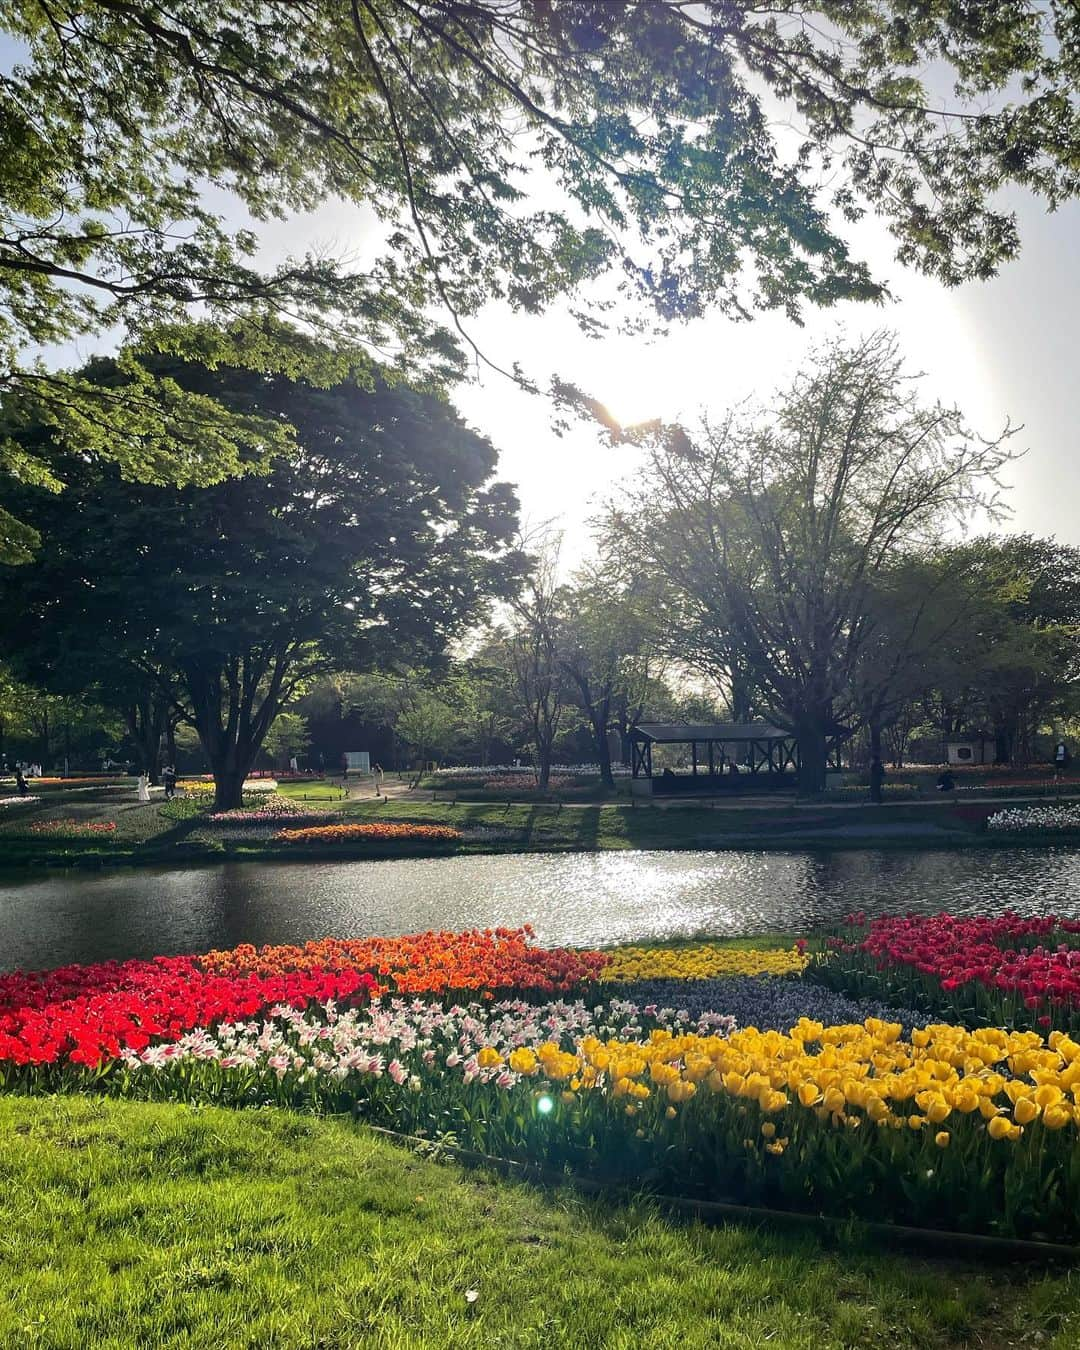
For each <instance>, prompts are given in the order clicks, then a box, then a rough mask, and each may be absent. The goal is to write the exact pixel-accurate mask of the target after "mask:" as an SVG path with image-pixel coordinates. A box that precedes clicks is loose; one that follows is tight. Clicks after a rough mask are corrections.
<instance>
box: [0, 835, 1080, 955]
mask: <svg viewBox="0 0 1080 1350" xmlns="http://www.w3.org/2000/svg"><path fill="white" fill-rule="evenodd" d="M1008 907H1011V908H1013V909H1016V910H1019V911H1020V912H1022V913H1047V912H1050V911H1054V912H1057V913H1060V914H1067V915H1070V916H1072V917H1080V849H1075V848H1048V849H986V850H981V849H980V850H975V849H972V850H958V851H957V850H927V851H926V852H922V853H920V852H916V851H907V850H904V851H900V850H896V851H889V850H872V849H867V850H858V851H837V852H822V851H813V852H811V851H804V852H790V853H776V852H758V851H754V850H744V851H740V852H726V851H725V852H690V851H685V852H684V851H680V852H651V851H641V852H639V851H630V850H628V851H619V852H609V853H563V854H539V853H536V854H494V855H484V856H473V857H462V858H430V859H414V858H411V859H402V860H399V861H393V862H339V863H335V862H326V863H299V862H298V863H284V862H283V863H235V862H234V863H220V864H217V865H215V866H212V867H199V868H183V869H172V870H167V871H164V870H163V871H148V870H136V869H131V870H127V869H117V870H115V871H105V872H77V871H71V872H63V873H49V874H47V875H44V876H43V875H41V874H37V873H35V874H32V876H30V875H28V874H27V873H20V874H18V875H16V874H13V873H10V872H9V873H7V874H4V875H2V876H0V970H7V969H12V968H15V967H18V966H21V967H23V968H40V967H45V966H53V965H62V964H64V963H65V962H69V961H99V960H104V959H106V958H108V957H127V956H153V955H155V954H159V953H160V954H163V955H166V954H170V955H171V954H176V953H181V952H198V951H206V950H208V949H209V948H211V947H232V946H235V945H236V944H237V943H238V942H253V943H256V944H259V943H264V942H303V941H306V940H307V939H309V938H317V937H325V936H327V935H333V936H338V937H365V936H370V935H372V934H377V933H384V934H387V935H391V934H396V933H411V932H416V931H418V930H422V929H426V928H451V929H456V928H468V927H473V926H479V927H486V926H495V925H498V924H503V925H506V926H509V927H516V926H517V925H519V924H523V923H531V924H533V925H534V926H535V928H536V931H537V935H538V937H539V938H540V940H541V941H543V942H545V943H573V944H575V945H589V944H593V943H611V942H623V941H630V940H634V939H643V938H663V937H672V936H676V935H682V934H691V933H698V932H708V933H715V934H744V933H745V934H752V933H763V932H769V931H770V930H772V931H775V930H778V929H797V930H805V929H809V928H813V927H820V926H822V925H825V924H829V923H834V922H836V921H838V920H839V919H841V918H842V917H843V916H844V915H845V914H846V913H848V912H849V911H850V910H853V909H865V910H866V911H867V912H868V913H873V914H881V913H898V912H899V913H904V912H906V911H908V910H912V911H917V912H921V913H933V912H935V911H937V910H940V909H949V910H953V911H955V912H958V913H969V914H978V913H1000V912H1001V911H1002V910H1003V909H1005V908H1008Z"/></svg>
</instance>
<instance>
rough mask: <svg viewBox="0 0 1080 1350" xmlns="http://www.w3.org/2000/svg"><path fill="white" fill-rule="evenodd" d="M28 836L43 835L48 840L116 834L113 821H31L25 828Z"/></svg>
mask: <svg viewBox="0 0 1080 1350" xmlns="http://www.w3.org/2000/svg"><path fill="white" fill-rule="evenodd" d="M26 829H27V833H28V834H38V835H45V836H47V837H48V838H50V839H87V838H95V837H97V836H99V835H106V836H107V835H110V834H115V832H116V821H115V820H32V821H31V822H30V824H29V825H28V826H27V827H26Z"/></svg>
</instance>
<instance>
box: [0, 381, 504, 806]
mask: <svg viewBox="0 0 1080 1350" xmlns="http://www.w3.org/2000/svg"><path fill="white" fill-rule="evenodd" d="M176 374H177V375H178V377H179V378H182V379H183V381H184V382H185V383H186V384H187V385H188V386H191V387H198V388H205V389H207V390H210V391H213V393H214V395H215V397H219V398H221V399H222V400H223V401H225V402H226V403H228V404H229V405H230V406H236V407H241V408H244V409H247V410H252V409H257V410H259V412H260V414H261V415H266V416H272V417H274V418H277V419H279V420H280V419H282V418H285V417H288V418H289V419H290V420H291V422H292V423H293V425H294V426H295V427H296V430H297V438H298V450H297V453H296V454H295V455H293V456H292V457H291V458H289V459H287V460H286V459H280V460H277V461H275V464H274V467H273V470H272V472H271V473H269V474H267V475H265V476H263V477H259V478H255V479H249V480H243V481H239V480H229V481H227V482H225V483H222V484H220V485H218V486H216V487H210V488H201V489H197V488H189V489H185V490H183V491H177V490H176V489H173V488H162V487H148V486H144V485H135V484H130V483H125V482H123V481H121V479H120V478H119V476H118V475H117V474H116V473H115V472H113V471H110V470H105V469H102V468H101V467H100V466H98V465H94V464H92V463H84V462H80V461H78V460H77V459H74V458H73V459H72V460H70V461H66V462H68V463H69V470H68V474H69V480H70V487H69V490H68V494H67V499H66V500H64V501H63V502H58V501H57V499H56V498H55V497H53V496H52V495H51V494H48V493H42V492H34V491H29V492H27V493H26V500H25V507H24V510H25V511H26V513H27V515H28V518H30V519H32V520H33V521H34V522H35V523H36V524H38V525H40V526H41V527H42V529H43V531H44V533H45V535H46V537H47V540H48V545H47V547H46V548H45V549H44V550H43V552H42V555H41V557H40V559H39V560H38V561H36V562H35V563H34V564H33V565H32V566H31V567H22V568H18V569H5V571H6V575H3V576H0V594H2V595H3V596H4V598H5V601H7V600H10V602H11V612H10V620H11V626H10V629H9V636H10V640H11V642H12V644H13V646H14V647H15V648H16V649H17V652H18V660H19V662H20V663H21V664H22V665H24V666H26V667H28V668H29V667H31V666H32V667H33V669H34V671H35V672H36V674H37V675H38V676H39V677H40V678H42V679H49V678H50V677H51V676H52V673H53V672H55V671H57V670H59V669H61V668H64V669H65V670H69V671H70V670H77V669H79V667H80V665H82V666H83V667H84V668H85V670H86V671H87V678H88V679H93V680H94V681H95V682H99V681H100V680H101V679H102V678H103V672H102V663H103V662H108V663H110V664H111V665H112V666H113V667H116V668H117V669H118V670H119V671H121V672H124V673H127V674H130V672H131V671H132V670H135V671H137V672H141V673H142V675H143V676H144V677H145V678H146V679H148V680H149V681H150V682H151V683H155V682H157V681H158V680H159V679H160V678H161V676H162V672H168V673H169V678H170V680H174V681H175V684H176V693H175V702H176V704H177V706H178V707H179V709H180V712H181V715H182V718H183V720H184V721H186V722H187V723H189V724H191V725H193V726H194V727H195V728H196V729H197V730H198V733H199V737H200V741H201V743H202V746H203V749H204V751H205V753H206V755H207V758H208V759H209V761H210V764H211V766H212V768H213V771H214V776H215V781H216V784H217V793H218V797H217V804H218V806H219V808H220V809H228V808H229V807H232V806H236V805H238V803H239V792H240V784H241V783H242V781H243V778H244V776H245V774H246V773H247V772H248V770H249V769H250V768H251V766H252V764H253V763H254V760H255V757H256V755H257V753H258V751H259V748H260V746H261V745H262V742H263V739H264V737H265V735H266V733H267V730H268V729H269V727H270V725H271V724H272V722H273V720H274V718H275V717H276V716H277V715H278V714H279V713H280V712H281V710H282V709H283V707H285V706H286V705H287V703H288V701H289V699H290V698H291V696H292V695H293V693H294V691H296V690H298V689H299V688H301V687H302V685H303V683H304V681H306V680H308V679H310V678H311V676H312V675H314V674H316V673H318V672H320V671H325V670H328V669H333V668H340V666H341V665H342V664H343V663H345V662H352V663H353V664H362V663H364V662H365V661H370V660H371V659H372V657H373V656H374V655H375V654H377V653H379V652H383V653H385V652H386V651H387V650H388V649H390V648H392V649H393V651H394V652H395V653H396V654H399V655H401V654H407V653H408V652H409V650H410V649H418V650H420V651H425V652H431V651H434V652H438V651H440V650H441V648H442V646H443V644H444V643H445V642H446V641H447V640H448V639H449V638H450V637H452V636H454V635H456V633H457V632H459V631H460V629H461V627H462V625H463V624H464V623H465V622H466V621H467V620H469V619H472V618H474V617H475V615H476V612H477V610H478V609H480V608H481V607H482V606H483V604H484V603H485V601H486V600H487V598H488V597H489V596H491V595H492V594H499V593H501V592H503V591H505V590H506V589H507V588H510V587H512V586H513V585H514V583H515V578H516V575H517V572H518V562H517V559H516V556H515V555H514V554H513V553H512V552H511V551H510V550H509V547H508V546H509V543H510V539H511V536H512V532H513V528H514V524H515V502H514V499H513V496H512V494H511V492H510V490H509V488H507V487H506V486H505V485H504V484H498V483H496V484H490V483H489V482H488V480H489V479H490V477H491V474H492V471H493V469H494V467H495V452H494V450H493V449H492V447H491V446H490V444H489V443H488V442H487V441H486V440H484V439H483V438H482V437H480V436H478V435H476V434H475V433H474V432H471V431H470V430H468V428H466V427H465V425H464V424H463V423H462V422H461V420H460V418H458V416H457V414H456V413H455V412H454V411H453V409H452V408H450V407H449V405H447V404H446V403H444V402H442V401H440V400H438V399H436V398H434V397H431V396H429V395H424V394H420V393H417V392H416V391H414V390H412V389H408V388H406V387H405V386H397V387H395V388H390V387H389V386H387V385H385V384H383V383H379V384H378V385H377V386H376V387H375V388H373V389H371V390H365V389H362V388H361V387H359V386H358V385H356V384H343V385H338V386H335V387H334V388H333V389H327V390H320V389H315V388H313V387H311V386H309V385H304V384H301V383H298V382H295V381H290V380H286V379H282V378H267V377H262V376H253V375H251V374H249V373H247V372H244V371H238V370H219V371H216V372H215V371H210V370H208V369H206V368H204V367H194V366H189V367H183V368H182V370H177V371H176ZM316 483H317V484H318V491H317V492H313V490H312V488H313V484H316ZM46 616H47V617H46ZM105 628H107V629H108V631H109V632H110V634H111V636H112V640H111V641H110V643H109V644H107V645H103V644H102V643H101V642H100V634H101V632H102V630H103V629H105ZM58 652H62V653H63V656H62V659H58V655H57V654H58ZM84 653H85V654H86V659H85V662H83V659H82V658H83V654H84Z"/></svg>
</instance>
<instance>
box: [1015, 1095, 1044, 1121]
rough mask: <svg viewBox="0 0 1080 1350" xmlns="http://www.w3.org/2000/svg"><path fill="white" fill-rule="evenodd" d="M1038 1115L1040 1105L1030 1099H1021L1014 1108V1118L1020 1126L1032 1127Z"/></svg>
mask: <svg viewBox="0 0 1080 1350" xmlns="http://www.w3.org/2000/svg"><path fill="white" fill-rule="evenodd" d="M1038 1114H1039V1104H1038V1102H1035V1101H1032V1099H1031V1098H1030V1097H1021V1098H1020V1099H1019V1101H1017V1103H1016V1105H1015V1106H1014V1107H1013V1118H1014V1119H1015V1120H1016V1123H1017V1124H1018V1125H1030V1124H1031V1122H1032V1121H1033V1120H1034V1119H1035V1118H1036V1117H1037V1116H1038Z"/></svg>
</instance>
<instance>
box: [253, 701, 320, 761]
mask: <svg viewBox="0 0 1080 1350" xmlns="http://www.w3.org/2000/svg"><path fill="white" fill-rule="evenodd" d="M310 744H311V737H310V736H309V735H308V728H307V722H306V721H305V720H304V718H303V717H302V716H301V715H300V714H299V713H297V712H287V711H284V710H283V711H282V712H279V713H278V715H277V716H276V717H275V718H274V720H273V721H272V722H271V723H270V729H269V730H268V731H267V733H266V737H265V739H264V740H263V745H262V748H263V750H264V751H265V753H266V754H268V755H269V756H270V759H271V761H272V762H274V763H278V764H282V765H285V766H288V764H289V762H290V761H291V760H292V759H293V757H294V756H296V755H302V754H303V753H304V751H305V750H307V748H308V746H309V745H310Z"/></svg>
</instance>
